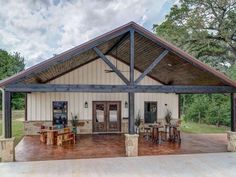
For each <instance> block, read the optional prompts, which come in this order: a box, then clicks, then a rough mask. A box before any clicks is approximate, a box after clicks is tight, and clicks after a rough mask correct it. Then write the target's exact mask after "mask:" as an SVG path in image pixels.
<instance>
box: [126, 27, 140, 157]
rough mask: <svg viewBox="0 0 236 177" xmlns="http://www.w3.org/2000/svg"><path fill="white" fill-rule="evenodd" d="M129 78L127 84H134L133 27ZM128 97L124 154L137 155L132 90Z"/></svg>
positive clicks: (132, 31)
mask: <svg viewBox="0 0 236 177" xmlns="http://www.w3.org/2000/svg"><path fill="white" fill-rule="evenodd" d="M129 69H130V72H129V74H130V80H129V85H130V86H134V85H135V83H134V29H131V30H130V67H129ZM128 97H129V134H126V135H125V152H126V156H128V157H133V156H138V137H139V135H137V134H135V130H134V116H135V110H134V97H135V93H134V92H129V93H128Z"/></svg>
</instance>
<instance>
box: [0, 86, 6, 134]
mask: <svg viewBox="0 0 236 177" xmlns="http://www.w3.org/2000/svg"><path fill="white" fill-rule="evenodd" d="M0 90H1V92H2V132H0V137H5V126H4V123H5V99H4V97H5V91H4V89H3V88H1V87H0Z"/></svg>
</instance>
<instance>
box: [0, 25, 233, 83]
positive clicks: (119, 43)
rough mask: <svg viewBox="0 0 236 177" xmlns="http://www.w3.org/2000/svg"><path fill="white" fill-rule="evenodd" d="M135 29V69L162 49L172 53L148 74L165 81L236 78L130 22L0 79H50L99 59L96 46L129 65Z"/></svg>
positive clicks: (221, 81) (214, 80)
mask: <svg viewBox="0 0 236 177" xmlns="http://www.w3.org/2000/svg"><path fill="white" fill-rule="evenodd" d="M130 29H133V30H134V31H135V38H134V42H135V46H134V47H135V48H134V50H135V51H134V52H135V53H134V55H135V69H137V70H139V71H141V72H142V71H144V70H145V69H146V68H147V67H148V66H149V65H150V64H151V63H152V62H153V61H154V60H155V58H156V57H158V56H159V55H160V54H161V52H162V51H164V50H165V49H167V50H168V51H169V53H168V54H167V55H166V56H165V58H164V59H163V60H162V61H161V62H160V63H159V64H158V65H157V66H156V67H155V68H154V69H153V70H152V71H151V72H150V73H149V75H148V76H150V77H151V78H153V79H155V80H157V81H159V82H160V83H162V84H164V85H202V86H223V85H224V86H233V87H236V82H235V81H233V80H230V79H229V78H228V77H227V76H225V75H224V74H222V73H220V72H219V71H217V70H215V69H213V68H211V67H210V66H208V65H206V64H204V63H202V62H200V61H199V60H197V59H195V58H194V57H192V56H191V55H189V54H187V53H186V52H184V51H183V50H181V49H179V48H177V47H176V46H174V45H172V44H170V43H169V42H167V41H165V40H163V39H161V38H159V37H158V36H156V35H154V34H153V33H152V32H150V31H148V30H146V29H145V28H143V27H142V26H140V25H138V24H136V23H134V22H130V23H128V24H125V25H123V26H121V27H119V28H116V29H114V30H112V31H110V32H108V33H105V34H103V35H101V36H98V37H96V38H94V39H92V40H90V41H88V42H85V43H84V44H81V45H79V46H77V47H74V48H72V49H70V50H68V51H65V52H63V53H61V54H59V55H56V56H54V57H52V58H50V59H48V60H45V61H43V62H41V63H39V64H37V65H35V66H32V67H30V68H28V69H26V70H24V71H22V72H20V73H18V74H16V75H13V76H11V77H9V78H6V79H4V80H2V81H0V87H4V86H6V85H8V84H16V83H29V84H30V83H47V82H49V81H50V80H53V79H55V78H57V77H59V76H61V75H63V74H65V73H68V72H70V71H72V70H74V69H77V68H78V67H81V66H83V65H85V64H87V63H89V62H91V61H94V60H96V59H98V56H97V55H96V53H95V52H94V51H93V49H92V48H93V47H95V46H96V47H97V48H99V49H100V50H101V51H102V52H103V53H104V54H105V55H111V56H113V57H115V58H117V59H118V60H119V61H122V62H124V63H126V64H128V65H129V56H130V55H129V52H130V50H129V46H130V41H129V31H130Z"/></svg>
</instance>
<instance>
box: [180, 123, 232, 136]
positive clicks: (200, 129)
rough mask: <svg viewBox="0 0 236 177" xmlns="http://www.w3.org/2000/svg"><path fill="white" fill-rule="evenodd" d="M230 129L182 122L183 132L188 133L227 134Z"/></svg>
mask: <svg viewBox="0 0 236 177" xmlns="http://www.w3.org/2000/svg"><path fill="white" fill-rule="evenodd" d="M228 130H229V127H217V126H215V125H207V124H199V123H194V122H182V123H181V131H183V132H186V133H196V134H197V133H225V132H226V131H228Z"/></svg>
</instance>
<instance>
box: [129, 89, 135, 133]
mask: <svg viewBox="0 0 236 177" xmlns="http://www.w3.org/2000/svg"><path fill="white" fill-rule="evenodd" d="M128 96H129V134H134V133H135V130H134V92H130V93H129V95H128Z"/></svg>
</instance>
